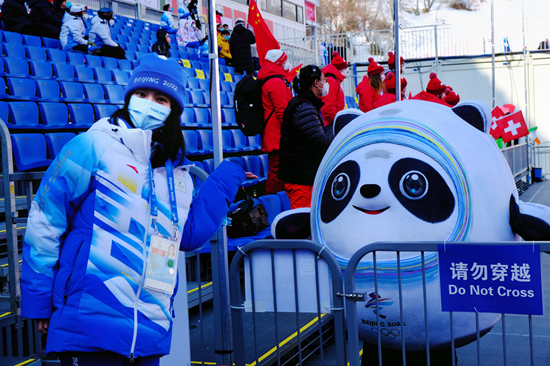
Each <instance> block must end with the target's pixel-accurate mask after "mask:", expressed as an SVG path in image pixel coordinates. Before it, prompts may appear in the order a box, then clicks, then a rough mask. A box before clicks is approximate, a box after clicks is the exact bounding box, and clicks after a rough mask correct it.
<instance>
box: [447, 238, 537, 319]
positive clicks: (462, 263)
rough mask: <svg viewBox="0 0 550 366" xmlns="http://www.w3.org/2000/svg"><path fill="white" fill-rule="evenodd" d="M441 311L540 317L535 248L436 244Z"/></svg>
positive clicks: (530, 246)
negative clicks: (437, 248)
mask: <svg viewBox="0 0 550 366" xmlns="http://www.w3.org/2000/svg"><path fill="white" fill-rule="evenodd" d="M439 275H440V284H441V310H442V311H467V312H475V311H477V312H480V313H481V312H485V313H506V314H531V315H542V312H543V307H542V286H541V271H540V248H539V246H538V245H466V244H447V245H439Z"/></svg>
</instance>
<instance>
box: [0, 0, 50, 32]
mask: <svg viewBox="0 0 550 366" xmlns="http://www.w3.org/2000/svg"><path fill="white" fill-rule="evenodd" d="M24 3H25V2H24V0H22V1H21V2H18V1H15V0H5V1H4V4H2V20H3V21H4V25H5V27H6V30H7V31H9V32H16V33H21V34H28V35H31V36H41V35H42V34H41V31H40V29H39V28H38V27H35V26H34V24H32V22H31V19H30V17H29V14H27V9H25V5H24Z"/></svg>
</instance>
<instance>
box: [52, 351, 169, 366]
mask: <svg viewBox="0 0 550 366" xmlns="http://www.w3.org/2000/svg"><path fill="white" fill-rule="evenodd" d="M59 360H60V361H61V366H99V365H101V366H159V364H160V357H159V356H148V357H138V358H136V359H135V360H134V362H133V363H130V360H129V359H128V358H126V357H124V356H121V355H119V354H116V353H112V352H63V353H60V354H59Z"/></svg>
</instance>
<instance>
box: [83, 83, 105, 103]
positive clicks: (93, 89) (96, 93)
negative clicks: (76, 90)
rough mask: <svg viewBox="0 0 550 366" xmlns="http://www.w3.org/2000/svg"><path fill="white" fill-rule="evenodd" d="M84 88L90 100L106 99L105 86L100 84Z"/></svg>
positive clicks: (84, 85) (88, 85) (86, 85)
mask: <svg viewBox="0 0 550 366" xmlns="http://www.w3.org/2000/svg"><path fill="white" fill-rule="evenodd" d="M82 86H83V87H84V95H86V98H88V99H101V100H103V99H105V92H104V91H103V86H101V85H98V84H82Z"/></svg>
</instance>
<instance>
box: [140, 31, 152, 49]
mask: <svg viewBox="0 0 550 366" xmlns="http://www.w3.org/2000/svg"><path fill="white" fill-rule="evenodd" d="M139 44H140V45H141V46H145V48H146V49H147V52H149V47H150V44H149V35H148V34H146V33H143V38H140V39H139Z"/></svg>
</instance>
